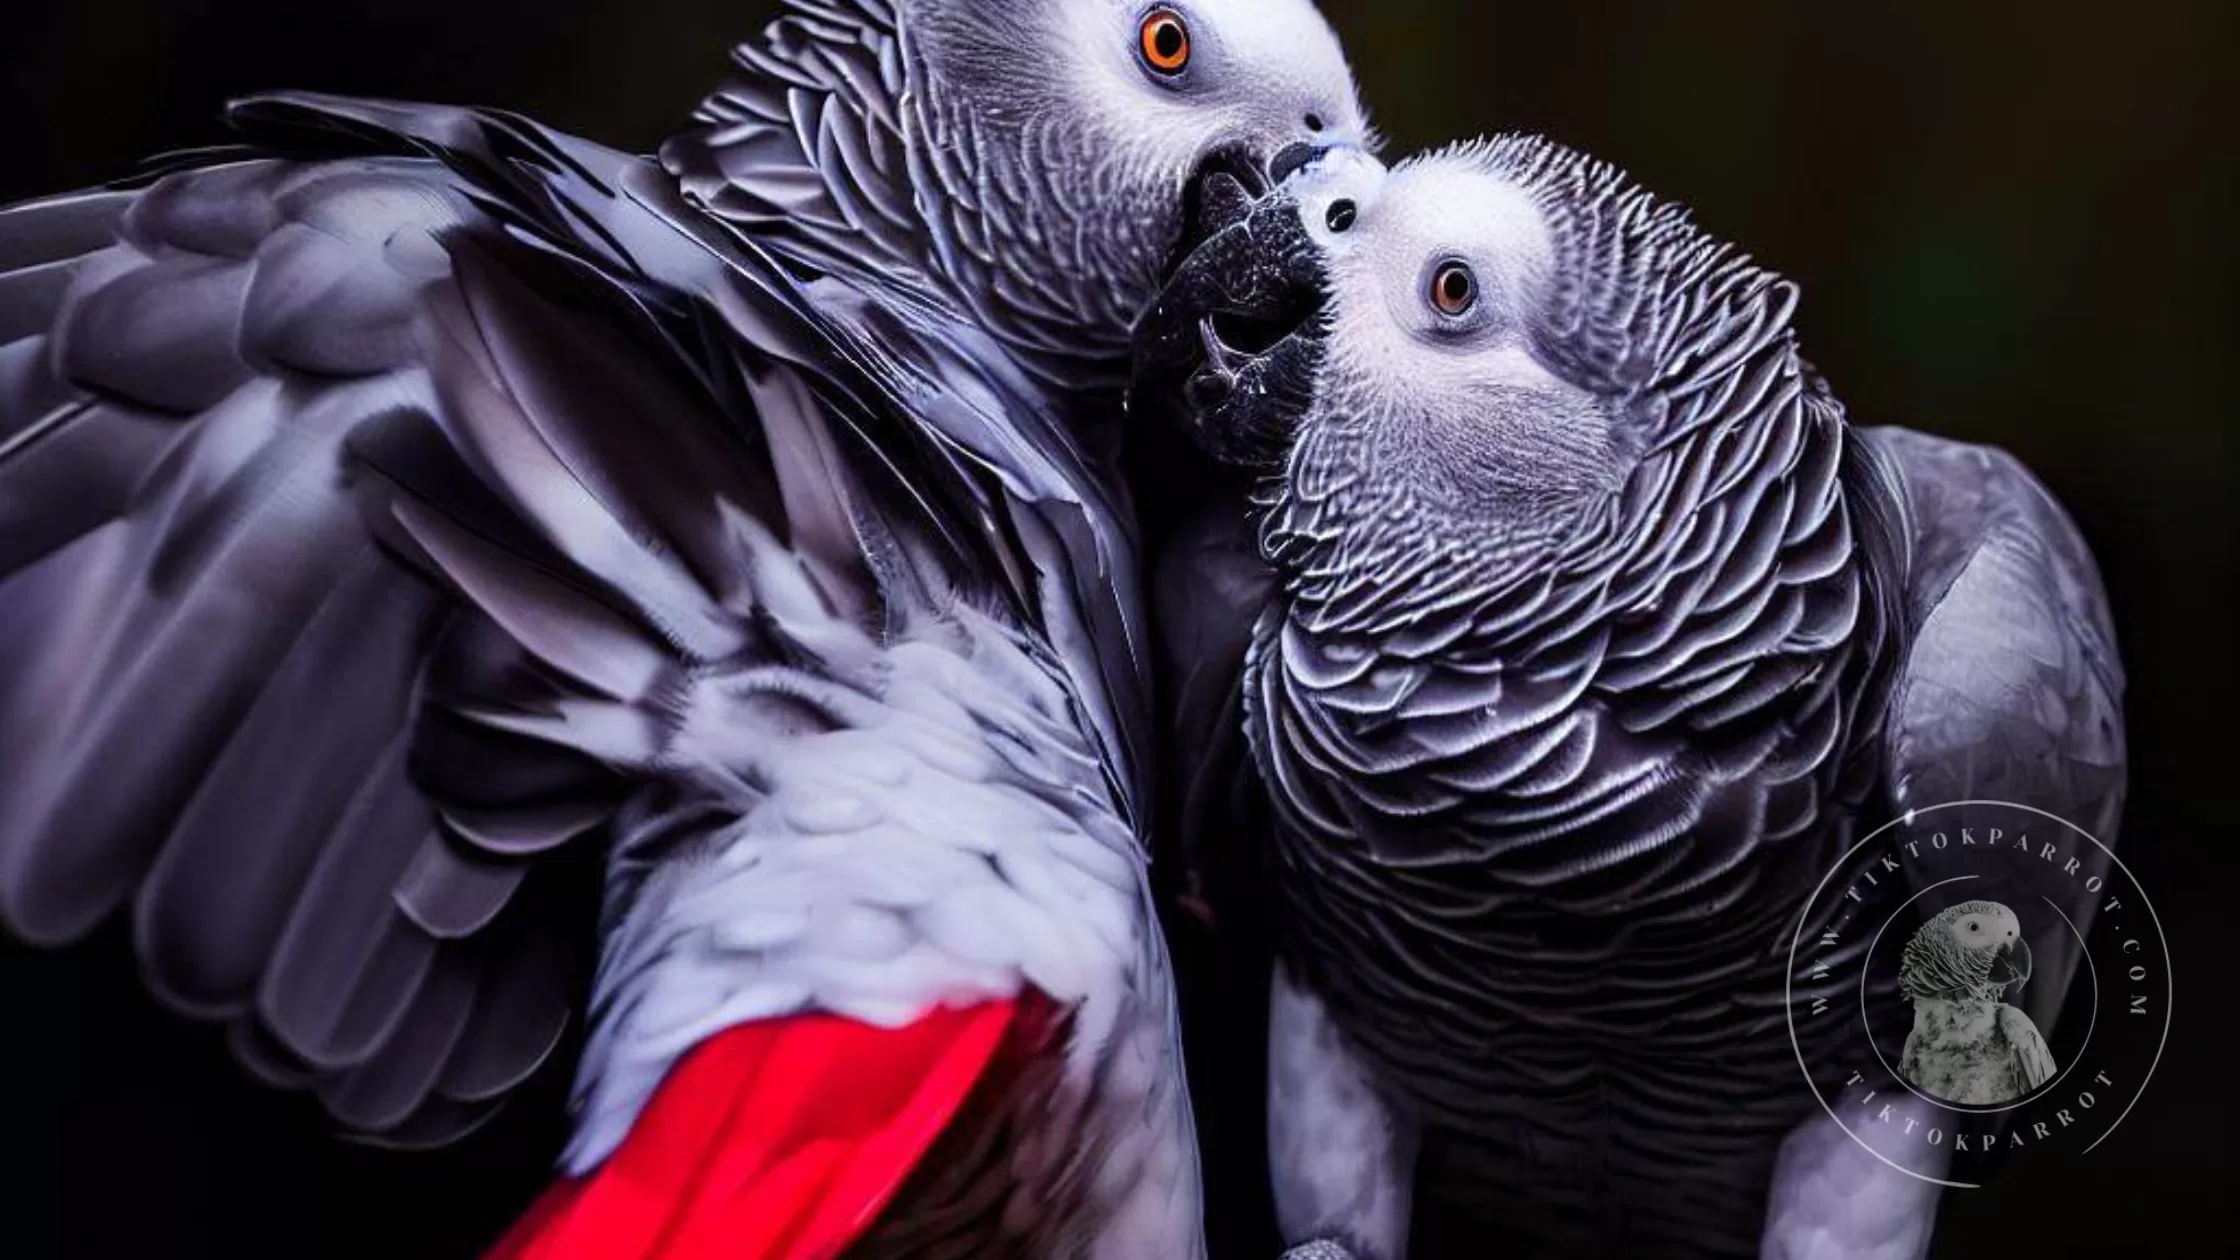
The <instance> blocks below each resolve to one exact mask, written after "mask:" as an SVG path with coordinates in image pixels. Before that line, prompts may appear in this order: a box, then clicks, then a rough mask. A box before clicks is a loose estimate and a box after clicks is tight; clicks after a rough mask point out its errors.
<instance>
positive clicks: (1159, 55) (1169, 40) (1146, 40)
mask: <svg viewBox="0 0 2240 1260" xmlns="http://www.w3.org/2000/svg"><path fill="white" fill-rule="evenodd" d="M1140 33H1141V35H1142V46H1143V64H1145V65H1147V66H1149V67H1151V68H1152V69H1153V70H1156V71H1158V72H1159V73H1160V74H1181V73H1182V72H1183V70H1184V69H1186V68H1187V67H1188V66H1189V65H1190V28H1189V26H1188V25H1186V24H1185V23H1184V22H1183V20H1182V15H1181V14H1179V13H1177V12H1175V11H1174V10H1173V9H1153V10H1152V11H1151V12H1149V13H1146V14H1144V15H1143V27H1142V30H1141V32H1140Z"/></svg>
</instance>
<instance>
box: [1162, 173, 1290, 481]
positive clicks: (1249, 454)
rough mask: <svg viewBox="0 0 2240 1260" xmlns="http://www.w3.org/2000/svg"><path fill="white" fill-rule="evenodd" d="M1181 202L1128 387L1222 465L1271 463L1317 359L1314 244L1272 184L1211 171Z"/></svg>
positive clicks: (1284, 443) (1285, 444)
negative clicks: (1174, 246)
mask: <svg viewBox="0 0 2240 1260" xmlns="http://www.w3.org/2000/svg"><path fill="white" fill-rule="evenodd" d="M1190 200H1191V203H1192V213H1191V214H1190V216H1189V220H1190V229H1189V232H1190V235H1189V238H1187V239H1186V240H1185V241H1184V250H1185V252H1184V254H1183V257H1182V260H1181V262H1180V263H1179V264H1177V266H1176V267H1175V269H1174V270H1173V272H1172V274H1171V275H1170V276H1169V278H1168V280H1167V285H1166V288H1165V289H1163V290H1161V292H1160V294H1159V296H1158V298H1157V299H1156V300H1155V301H1154V302H1153V303H1152V304H1151V307H1150V309H1149V310H1147V311H1146V312H1145V313H1144V315H1143V317H1142V318H1141V319H1139V320H1138V321H1137V322H1136V328H1135V381H1134V386H1133V388H1132V390H1131V393H1132V395H1133V397H1134V398H1135V399H1136V400H1137V405H1139V406H1152V407H1166V408H1171V409H1174V410H1177V411H1179V413H1180V414H1181V416H1182V418H1183V420H1184V421H1185V423H1186V426H1187V427H1188V428H1189V430H1190V431H1191V433H1192V435H1193V436H1194V437H1195V439H1196V440H1197V442H1198V444H1199V445H1200V446H1201V447H1202V448H1204V450H1205V451H1206V453H1207V454H1208V455H1210V456H1212V457H1213V458H1215V459H1217V460H1220V461H1221V462H1223V463H1227V464H1235V465H1242V466H1247V467H1269V466H1273V465H1276V464H1280V463H1281V462H1282V460H1283V458H1284V456H1285V454H1286V453H1287V452H1288V451H1289V449H1290V442H1291V436H1292V433H1293V431H1294V430H1295V429H1296V427H1297V424H1298V421H1299V419H1300V417H1301V416H1303V415H1304V414H1305V413H1306V410H1307V408H1308V406H1309V405H1310V404H1311V403H1312V402H1313V400H1314V381H1315V374H1316V372H1317V371H1318V370H1320V368H1321V366H1322V359H1323V354H1324V349H1325V347H1324V339H1325V329H1324V327H1323V322H1322V318H1321V316H1322V310H1323V304H1324V299H1325V296H1326V293H1327V289H1326V275H1325V272H1324V270H1323V260H1322V255H1321V251H1320V250H1319V249H1318V248H1317V247H1316V246H1315V244H1314V241H1313V240H1312V238H1310V237H1309V236H1308V235H1307V231H1306V228H1305V226H1304V224H1302V223H1301V221H1300V217H1299V204H1298V202H1297V200H1296V199H1294V198H1293V197H1292V195H1291V194H1290V193H1289V192H1287V191H1286V190H1285V189H1283V188H1281V187H1278V188H1276V189H1274V190H1272V191H1268V192H1265V193H1260V194H1258V195H1255V191H1254V190H1253V189H1251V188H1250V187H1249V186H1248V184H1247V182H1246V181H1245V180H1243V179H1241V178H1239V177H1238V176H1237V175H1236V174H1235V173H1233V172H1231V171H1228V170H1225V169H1222V168H1219V167H1214V168H1209V169H1208V170H1206V171H1204V172H1201V174H1200V176H1199V178H1198V180H1197V181H1196V185H1195V188H1194V190H1193V193H1192V196H1191V199H1190Z"/></svg>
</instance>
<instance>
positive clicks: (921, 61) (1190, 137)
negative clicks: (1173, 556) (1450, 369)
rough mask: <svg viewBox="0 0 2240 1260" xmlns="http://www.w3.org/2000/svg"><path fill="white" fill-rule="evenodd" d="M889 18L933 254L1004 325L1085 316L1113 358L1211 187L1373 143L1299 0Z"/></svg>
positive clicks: (999, 0)
mask: <svg viewBox="0 0 2240 1260" xmlns="http://www.w3.org/2000/svg"><path fill="white" fill-rule="evenodd" d="M901 17H902V22H901V27H902V29H903V31H904V32H905V34H906V36H907V38H908V43H909V46H910V49H911V55H912V58H913V62H914V64H913V73H912V88H913V92H914V93H915V94H916V96H917V97H918V98H919V103H920V112H921V114H922V115H923V117H924V119H925V123H924V126H925V135H924V138H923V139H924V147H925V148H926V150H927V155H926V158H925V159H924V160H923V161H922V162H921V166H922V168H923V170H924V172H926V173H928V174H931V175H932V176H933V182H936V183H938V184H939V185H940V186H941V188H942V190H943V191H944V192H945V193H946V194H947V195H948V201H949V204H948V205H947V206H946V207H945V212H946V214H947V216H948V217H949V219H950V220H951V223H950V225H949V226H951V227H952V228H953V229H954V237H955V239H954V241H953V242H951V243H949V244H948V245H947V246H946V247H945V248H944V250H942V251H941V254H942V256H941V258H939V259H938V260H937V261H938V262H940V263H941V264H942V265H943V266H945V267H946V268H948V269H949V270H951V271H952V272H954V273H958V274H953V275H952V276H951V279H953V280H956V281H958V282H959V287H960V288H962V289H964V290H965V292H966V296H967V297H970V298H974V299H976V301H977V303H978V305H979V306H980V307H981V312H980V313H982V314H984V315H987V316H989V322H990V324H991V325H992V326H993V327H995V328H996V329H997V330H998V331H999V332H1011V333H1013V334H1015V335H1020V336H1024V337H1025V338H1027V339H1029V340H1032V339H1035V338H1037V337H1040V338H1042V339H1045V340H1053V341H1063V340H1065V339H1067V338H1070V337H1077V336H1084V335H1086V336H1088V337H1090V338H1091V339H1092V341H1093V343H1094V344H1093V346H1092V348H1093V349H1097V350H1100V351H1101V352H1103V353H1105V354H1107V355H1109V356H1110V358H1111V360H1112V361H1113V362H1116V363H1121V364H1124V363H1125V359H1126V355H1127V337H1128V329H1129V327H1130V325H1131V324H1132V323H1133V321H1134V320H1135V318H1136V316H1137V315H1138V314H1139V313H1140V312H1141V310H1142V309H1143V307H1144V306H1145V305H1147V304H1148V303H1149V301H1150V299H1151V297H1152V295H1153V294H1154V293H1155V292H1156V291H1157V289H1158V287H1159V284H1160V280H1161V277H1162V275H1163V273H1164V271H1165V269H1166V267H1167V266H1168V265H1169V264H1170V263H1171V262H1172V261H1173V259H1174V258H1175V256H1176V255H1177V253H1178V252H1179V250H1180V249H1181V247H1182V246H1183V244H1184V239H1185V237H1186V235H1188V234H1189V233H1190V230H1191V225H1192V223H1193V222H1194V221H1196V220H1197V219H1198V218H1200V217H1201V210H1200V207H1201V206H1202V205H1203V204H1204V203H1205V202H1206V201H1207V200H1208V199H1212V200H1216V201H1218V200H1220V199H1221V198H1222V197H1223V196H1225V195H1228V196H1238V197H1243V196H1257V195H1259V194H1260V193H1263V192H1265V191H1266V190H1267V189H1268V188H1269V187H1270V186H1271V185H1272V184H1273V183H1276V182H1279V181H1280V179H1281V177H1282V176H1283V175H1284V174H1285V173H1286V172H1287V171H1289V170H1290V169H1293V168H1295V167H1297V166H1298V165H1300V164H1301V163H1303V162H1304V161H1306V160H1307V159H1308V158H1309V157H1310V156H1311V155H1314V154H1319V153H1321V152H1324V151H1326V150H1330V149H1356V150H1365V149H1370V148H1373V147H1374V146H1375V145H1376V144H1377V140H1376V138H1375V137H1374V135H1373V133H1372V132H1371V130H1370V127H1369V124H1368V121H1367V119H1366V116H1365V114H1364V112H1363V109H1362V106H1361V102H1360V98H1359V94H1358V92H1357V90H1356V88H1355V86H1354V82H1353V76H1352V73H1351V71H1350V70H1349V69H1348V68H1347V65H1346V60H1345V55H1344V53H1343V51H1342V50H1341V49H1340V47H1339V44H1338V40H1337V37H1336V35H1335V34H1334V33H1333V32H1332V31H1331V29H1330V26H1329V23H1328V22H1327V21H1325V20H1324V18H1323V17H1322V15H1321V14H1320V13H1319V12H1318V11H1317V10H1316V9H1315V7H1314V5H1313V4H1312V3H1311V0H970V2H965V0H902V4H901ZM951 166H953V167H955V168H956V169H955V170H954V172H953V173H950V172H948V170H947V168H949V167H951ZM918 183H919V185H920V187H919V192H920V194H921V202H923V200H924V198H923V193H924V192H925V191H926V181H924V180H920V181H918Z"/></svg>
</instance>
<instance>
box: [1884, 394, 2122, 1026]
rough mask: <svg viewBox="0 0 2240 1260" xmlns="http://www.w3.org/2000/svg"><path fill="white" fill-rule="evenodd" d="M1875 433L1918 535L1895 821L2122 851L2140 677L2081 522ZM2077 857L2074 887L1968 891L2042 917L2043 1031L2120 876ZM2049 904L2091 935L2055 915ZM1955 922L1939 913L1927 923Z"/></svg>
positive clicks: (1900, 685)
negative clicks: (2110, 879) (1994, 818)
mask: <svg viewBox="0 0 2240 1260" xmlns="http://www.w3.org/2000/svg"><path fill="white" fill-rule="evenodd" d="M1862 437H1863V439H1864V440H1865V441H1867V442H1868V443H1870V444H1872V445H1873V446H1875V447H1876V449H1877V450H1879V451H1880V452H1881V453H1882V454H1883V456H1884V457H1885V458H1886V459H1887V460H1888V462H1889V464H1890V466H1891V467H1892V468H1893V469H1894V470H1895V471H1896V475H1897V478H1898V481H1899V483H1900V484H1901V485H1902V487H1903V496H1904V501H1905V504H1906V512H1907V515H1908V516H1909V518H1910V523H1911V533H1912V538H1913V562H1912V573H1911V575H1910V579H1909V582H1908V589H1907V600H1908V603H1909V616H1910V620H1911V622H1912V625H1913V627H1914V628H1913V633H1912V645H1911V648H1910V650H1909V652H1908V654H1907V657H1906V661H1905V665H1904V669H1903V672H1902V673H1901V674H1900V675H1899V677H1898V679H1897V684H1896V691H1895V694H1894V696H1893V699H1892V706H1891V714H1890V723H1889V735H1888V750H1889V759H1890V765H1889V785H1890V786H1889V790H1890V796H1891V801H1890V803H1891V806H1892V808H1893V809H1894V810H1895V811H1898V812H1903V811H1906V810H1912V809H1926V808H1929V807H1931V806H1936V805H1943V804H1947V803H1951V802H1960V801H1990V802H2007V803H2011V804H2015V805H2022V806H2026V807H2028V808H2030V809H2036V810H2043V811H2046V812H2047V813H2051V814H2054V815H2056V816H2058V817H2060V818H2062V819H2065V820H2067V821H2068V822H2070V823H2072V824H2074V825H2075V826H2077V827H2080V828H2083V829H2084V830H2085V831H2086V832H2087V833H2089V834H2090V835H2091V836H2092V837H2093V838H2094V839H2095V840H2097V841H2098V842H2099V845H2104V846H2107V847H2108V848H2111V849H2112V848H2113V847H2114V845H2115V841H2116V831H2117V824H2118V822H2119V820H2120V818H2121V816H2122V812H2123V800H2124V789H2125V739H2124V729H2123V686H2124V679H2123V667H2122V664H2121V662H2120V660H2119V659H2118V656H2117V653H2116V642H2115V630H2114V626H2113V624H2112V621H2111V618H2110V616H2109V612H2108V602H2107V597H2106V595H2105V593H2104V592H2103V591H2102V589H2101V584H2100V576H2099V570H2098V568H2097V566H2095V564H2094V563H2093V559H2092V555H2091V552H2090V551H2089V550H2088V549H2087V548H2086V546H2085V543H2084V540H2083V538H2082V537H2081V536H2080V535H2079V534H2078V532H2077V529H2076V526H2075V524H2074V523H2072V522H2071V521H2070V519H2069V517H2068V515H2067V514H2066V513H2065V512H2063V511H2062V509H2061V507H2060V505H2059V504H2057V503H2056V502H2055V501H2054V500H2053V497H2052V496H2051V495H2050V494H2048V493H2047V492H2046V489H2045V487H2044V486H2043V485H2041V484H2040V483H2039V482H2038V480H2037V479H2036V478H2035V477H2033V476H2031V475H2030V473H2029V471H2028V470H2027V469H2025V468H2023V467H2022V465H2021V464H2020V463H2018V462H2017V461H2016V460H2015V459H2014V458H2013V457H2012V456H2010V455H2008V454H2006V453H2005V452H2003V451H1998V450H1994V449H1990V448H1987V447H1980V446H1970V445H1966V444H1962V443H1958V442H1951V441H1946V440H1944V439H1940V438H1934V437H1929V436H1925V435H1922V434H1918V433H1913V432H1910V431H1907V430H1903V429H1889V428H1885V429H1870V430H1864V431H1862ZM1984 808H1987V809H1992V810H1994V811H1996V810H1997V807H1996V806H1989V807H1984ZM1963 812H1964V811H1963ZM1948 817H1949V816H1948ZM2011 817H2012V812H2011V811H2005V812H2004V813H2001V814H2000V815H1999V817H1998V821H1999V822H2000V823H2001V824H2006V823H2007V822H2008V820H2010V819H2011ZM1954 821H1955V823H1957V822H1958V821H1959V820H1957V819H1955V820H1954ZM2062 847H2063V849H2064V850H2069V849H2074V850H2075V853H2074V856H2076V857H2077V858H2078V859H2079V860H2080V864H2081V865H2080V869H2079V870H2078V871H2077V872H2076V874H2075V875H2074V877H2073V878H2072V877H2069V876H2067V875H2059V876H2054V875H2049V876H2048V883H2047V886H2046V887H2043V888H2039V887H2024V886H2020V885H2018V886H2016V887H2013V888H2007V889H1990V888H1985V887H1983V886H1982V883H1981V881H1980V880H1978V881H1975V882H1973V883H1971V884H1970V885H1969V886H1967V887H1966V888H1964V889H1960V890H1958V891H1957V892H1955V893H1954V895H1956V896H1965V897H1981V898H1988V899H1993V900H1999V901H2003V902H2004V903H2006V904H2008V905H2010V906H2012V907H2014V909H2015V910H2016V911H2017V912H2018V913H2020V914H2022V915H2023V916H2024V921H2025V923H2026V925H2027V926H2028V927H2029V928H2030V929H2031V930H2030V933H2029V941H2030V950H2031V954H2032V957H2033V958H2034V959H2035V960H2036V962H2037V970H2036V973H2035V974H2034V975H2033V977H2032V979H2031V981H2030V985H2029V989H2028V993H2027V1012H2028V1017H2029V1018H2030V1020H2031V1021H2032V1022H2034V1024H2035V1025H2036V1027H2037V1028H2039V1029H2050V1028H2052V1027H2053V1025H2054V1018H2055V1016H2056V1015H2057V1014H2058V1013H2059V1011H2060V1008H2061V1002H2062V1000H2063V997H2064V995H2065V993H2066V991H2067V988H2068V984H2069V979H2070V977H2071V975H2072V974H2073V973H2074V971H2075V969H2076V966H2077V962H2078V960H2079V957H2080V955H2081V944H2080V938H2081V937H2082V936H2083V934H2086V933H2088V932H2089V931H2090V928H2091V921H2092V915H2093V909H2094V907H2093V898H2092V896H2091V895H2090V894H2089V893H2086V892H2084V891H2083V888H2084V883H2085V881H2086V879H2087V878H2088V877H2090V876H2092V875H2096V874H2103V875H2104V874H2105V873H2106V871H2107V868H2108V865H2109V858H2108V856H2107V854H2106V852H2105V851H2104V850H2103V849H2102V848H2100V847H2099V846H2096V845H2093V844H2090V843H2085V842H2076V843H2064V844H2063V846H2062ZM2018 869H2019V870H2021V871H2025V872H2027V871H2029V870H2030V867H2029V866H2019V867H2018ZM2052 869H2055V868H2050V867H2049V870H2052ZM2044 896H2051V897H2053V898H2054V899H2055V900H2056V902H2058V903H2059V904H2060V906H2061V908H2062V909H2063V911H2064V913H2065V914H2066V915H2067V916H2068V918H2069V920H2070V922H2071V923H2073V924H2074V926H2075V929H2076V930H2075V931H2074V932H2071V931H2070V930H2069V928H2068V927H2066V926H2064V925H2062V924H2060V923H2059V922H2054V921H2051V920H2048V919H2047V918H2046V916H2045V915H2044V913H2043V912H2042V911H2043V906H2044V903H2043V901H2041V897H2044ZM1938 908H1940V907H1939V906H1937V905H1935V904H1930V903H1926V902H1925V903H1924V910H1923V913H1924V914H1925V915H1926V914H1931V913H1934V912H1935V911H1936V910H1937V909H1938Z"/></svg>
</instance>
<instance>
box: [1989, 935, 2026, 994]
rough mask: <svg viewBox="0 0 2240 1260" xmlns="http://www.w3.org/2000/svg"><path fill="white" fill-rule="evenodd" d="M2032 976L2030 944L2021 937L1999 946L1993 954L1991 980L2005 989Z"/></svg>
mask: <svg viewBox="0 0 2240 1260" xmlns="http://www.w3.org/2000/svg"><path fill="white" fill-rule="evenodd" d="M2029 978H2030V945H2029V943H2028V942H2027V941H2024V940H2023V939H2022V938H2021V937H2019V936H2017V937H2015V938H2014V939H2013V940H2011V941H2008V942H2007V943H2006V944H2004V945H2001V946H2000V947H1999V952H1998V953H1996V954H1993V955H1992V956H1991V982H1992V983H1993V984H1996V985H1998V986H1999V987H2000V988H2002V989H2004V988H2006V987H2007V986H2009V985H2014V984H2021V983H2022V982H2023V981H2025V980H2028V979H2029Z"/></svg>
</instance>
